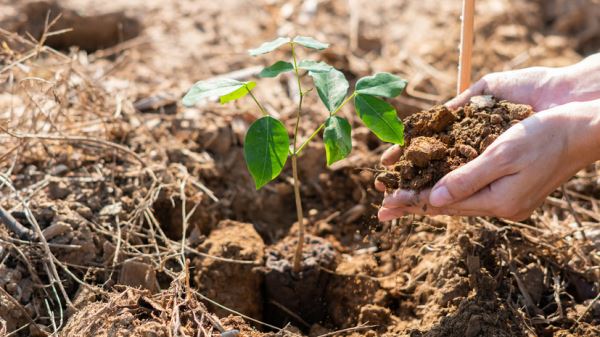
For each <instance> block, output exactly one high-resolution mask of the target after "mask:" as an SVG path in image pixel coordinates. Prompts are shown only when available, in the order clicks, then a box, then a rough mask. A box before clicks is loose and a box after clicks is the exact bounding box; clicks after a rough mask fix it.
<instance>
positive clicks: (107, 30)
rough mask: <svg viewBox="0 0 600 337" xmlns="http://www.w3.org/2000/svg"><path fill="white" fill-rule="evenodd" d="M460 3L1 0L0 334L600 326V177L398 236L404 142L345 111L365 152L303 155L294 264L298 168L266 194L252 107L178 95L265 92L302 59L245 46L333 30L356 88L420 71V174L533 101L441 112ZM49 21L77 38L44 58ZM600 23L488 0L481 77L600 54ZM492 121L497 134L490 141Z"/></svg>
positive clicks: (496, 330) (415, 98) (499, 330)
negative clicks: (259, 180)
mask: <svg viewBox="0 0 600 337" xmlns="http://www.w3.org/2000/svg"><path fill="white" fill-rule="evenodd" d="M36 3H37V4H36ZM457 3H458V2H453V1H445V2H440V1H433V0H421V1H401V2H400V1H391V0H389V1H388V0H386V1H375V2H374V1H364V0H357V1H350V2H348V1H344V0H331V1H312V0H306V1H296V0H256V1H252V2H248V1H242V0H222V1H218V2H213V1H196V0H179V1H174V2H173V1H172V2H166V1H160V0H130V1H126V2H123V1H121V2H119V1H112V2H110V1H104V2H93V3H92V2H89V1H84V0H61V1H48V2H43V3H38V2H37V1H30V0H23V1H13V0H0V27H1V28H2V29H4V30H0V212H4V213H5V215H6V214H8V215H10V216H11V217H12V218H14V219H15V221H12V222H6V221H4V220H2V221H0V222H2V224H1V225H0V335H4V334H11V336H18V337H22V336H48V335H52V334H54V335H59V336H65V337H66V336H69V337H70V336H132V337H133V336H135V337H137V336H174V335H179V336H182V335H187V336H203V337H204V336H219V335H220V336H225V337H231V336H236V335H237V336H243V337H245V336H250V337H266V336H269V337H275V336H312V337H317V336H323V335H328V336H353V337H358V336H371V337H373V336H386V337H391V336H436V337H441V336H544V337H546V336H597V335H598V334H599V326H600V302H599V301H595V300H594V299H595V298H597V294H598V290H599V288H600V282H599V281H598V280H600V268H599V267H598V266H599V265H600V258H599V251H600V244H599V243H598V242H600V241H599V240H600V231H599V230H598V226H599V223H600V215H599V213H598V210H599V209H600V178H599V177H600V165H598V164H596V165H591V166H590V167H588V168H586V169H585V170H582V171H581V172H578V173H577V175H576V176H575V177H573V178H572V179H571V180H570V181H569V182H567V183H566V184H565V187H564V189H561V190H558V191H555V192H553V193H552V194H551V195H550V196H549V197H548V198H547V199H546V202H545V203H544V205H542V206H541V207H540V208H539V209H537V210H536V211H535V212H534V214H533V215H532V216H531V217H530V219H528V220H526V221H523V222H518V223H515V222H509V221H503V220H501V219H493V218H479V217H475V218H457V217H445V216H437V217H420V216H407V217H404V218H401V219H398V220H395V221H392V222H385V223H380V222H378V221H377V219H376V213H377V207H378V204H380V203H381V199H382V194H381V193H380V192H378V191H376V190H375V189H374V187H373V180H374V179H375V174H374V172H378V171H379V167H378V163H379V158H380V155H381V153H382V152H383V151H384V150H385V149H386V148H387V147H388V145H387V144H382V143H381V142H379V141H378V140H377V138H376V137H374V136H373V135H372V134H371V133H370V132H369V131H368V130H367V129H366V128H365V127H364V126H363V125H362V124H361V123H360V121H359V120H358V118H357V117H356V116H355V114H354V112H353V111H352V109H351V108H350V107H349V106H348V107H345V108H344V109H342V110H341V111H340V112H339V114H340V115H342V116H344V117H346V118H347V119H348V120H349V122H350V123H351V124H352V127H353V132H352V137H353V151H352V153H351V154H350V156H349V157H348V158H347V159H345V160H343V161H340V162H338V163H336V164H334V165H332V166H331V167H326V165H325V159H324V158H325V156H324V149H323V145H322V144H321V143H320V142H319V141H315V142H312V143H311V144H310V145H309V146H307V147H306V148H305V151H304V152H303V155H302V157H301V158H300V159H299V167H300V176H301V182H302V184H301V192H302V195H303V203H304V208H305V218H306V220H307V228H306V231H307V241H306V250H305V252H304V261H303V265H304V269H303V271H302V273H301V274H300V275H294V274H293V273H290V263H291V262H290V260H291V253H292V252H293V247H294V244H295V242H294V240H295V239H296V235H297V229H296V226H295V225H293V224H294V222H295V221H296V219H295V209H294V202H293V200H294V199H293V198H294V197H293V189H292V185H291V184H290V177H291V171H290V169H289V167H288V168H286V169H285V170H284V172H283V174H282V176H281V177H280V178H278V179H276V180H275V181H273V182H272V183H270V184H268V185H267V186H265V187H264V188H263V189H261V190H259V191H256V190H255V188H254V185H253V183H252V179H251V177H250V175H249V174H248V172H247V169H246V166H245V163H244V160H243V141H244V134H245V132H246V130H247V128H248V127H249V125H250V124H251V123H252V122H253V121H254V120H256V118H258V117H259V113H258V111H256V109H255V107H254V106H253V102H252V101H251V100H245V99H243V100H239V101H237V102H236V103H232V104H230V105H225V106H222V105H220V104H219V103H218V102H213V101H207V102H205V103H204V104H199V105H198V106H197V107H194V108H185V107H183V106H182V105H181V104H180V103H179V101H180V98H181V97H182V95H183V94H184V93H185V91H186V90H187V89H188V88H189V87H190V85H191V84H192V83H194V82H195V81H197V80H200V79H208V78H212V77H214V76H218V75H223V74H227V76H230V77H235V78H236V79H239V80H252V79H254V77H255V75H256V74H257V73H258V71H260V69H261V67H262V66H265V65H268V64H271V63H273V62H274V61H276V60H277V59H281V58H285V57H287V56H286V55H284V54H283V53H281V54H278V53H275V54H271V55H268V56H265V57H264V58H260V59H259V58H251V57H249V56H247V54H246V50H247V49H248V48H253V47H256V46H257V44H258V43H260V42H262V41H266V40H270V39H272V38H273V37H274V36H277V35H291V36H294V35H296V34H301V35H309V36H315V37H316V38H318V39H322V40H326V41H328V42H330V43H331V48H330V49H328V50H327V51H325V52H323V53H319V54H314V55H313V54H311V57H314V58H315V60H319V61H326V62H328V63H329V64H331V65H334V66H335V67H337V68H339V69H341V70H342V71H343V72H344V73H345V74H346V75H347V77H348V78H349V80H350V82H351V85H353V84H354V82H355V81H356V80H357V79H358V78H360V77H362V76H366V75H370V74H372V73H375V72H379V71H388V72H391V73H394V74H398V75H400V76H402V77H404V78H407V79H408V80H409V84H408V87H407V90H406V94H404V95H402V96H401V97H398V98H396V99H393V100H391V101H390V102H391V103H392V104H393V105H394V106H395V107H396V108H397V110H398V111H399V114H400V115H401V117H402V118H403V119H405V122H406V125H407V132H408V137H407V143H409V142H410V144H411V145H412V149H411V152H410V153H408V152H407V153H405V155H408V157H407V158H408V159H410V160H411V161H410V163H411V165H412V167H413V168H412V170H416V168H415V164H419V165H422V166H423V168H418V170H427V169H428V168H429V167H430V166H432V165H434V164H435V165H439V163H443V162H447V161H450V163H451V164H452V165H460V164H463V163H464V162H466V161H467V160H468V159H469V158H472V157H473V156H475V155H478V154H480V153H481V151H482V150H483V148H485V146H487V145H489V144H487V142H489V141H491V138H489V139H488V140H487V141H486V138H487V136H489V135H491V134H494V135H496V134H500V133H501V132H502V131H504V130H505V129H506V128H507V127H509V126H510V125H511V123H512V121H513V120H518V119H520V118H521V117H522V116H517V115H514V114H513V115H512V116H511V112H513V113H515V112H519V113H521V112H524V111H527V109H523V110H520V109H514V107H515V106H514V105H511V104H509V103H506V102H504V103H502V102H496V103H494V104H495V105H494V107H493V108H486V109H483V110H484V111H482V109H476V108H473V107H472V106H468V107H466V108H463V109H461V110H457V111H447V110H445V109H444V108H443V107H440V106H438V107H436V108H434V109H433V110H429V108H430V107H431V106H433V105H435V104H437V103H439V102H444V101H446V100H447V99H448V98H450V97H452V96H453V95H454V92H455V85H456V64H457V59H458V53H457V52H456V46H457V45H458V44H457V43H458V39H459V34H458V29H459V27H460V20H459V11H460V5H459V4H457ZM48 8H49V9H51V14H52V13H54V12H55V11H56V12H58V11H61V12H62V13H63V19H62V20H60V19H59V20H58V21H57V23H56V25H55V26H54V27H53V28H52V29H51V31H55V30H57V29H62V28H73V31H72V32H69V33H67V32H65V33H63V34H59V35H54V36H49V37H48V39H46V40H45V43H46V45H47V47H43V46H40V45H38V43H37V42H35V41H33V40H32V38H33V39H37V38H39V37H41V36H43V29H41V28H40V27H44V22H45V17H46V16H45V15H46V13H47V9H48ZM598 13H599V12H598V6H597V1H596V0H577V1H572V0H549V1H538V0H520V1H504V0H503V1H498V0H479V1H477V14H476V29H475V31H476V37H475V45H474V57H473V71H474V78H476V77H480V76H481V75H483V74H485V73H489V72H493V71H502V70H508V69H516V68H522V67H528V66H538V65H539V66H563V65H567V64H572V63H575V62H577V61H578V60H580V59H581V58H582V57H584V56H585V55H588V54H589V53H590V52H595V51H597V50H598V48H599V47H600V28H599V27H598V24H597V21H598V20H597V18H598ZM51 17H53V16H51ZM11 32H17V33H20V34H21V35H17V34H13V33H11ZM28 33H29V35H31V37H29V35H28ZM50 47H52V49H50ZM302 53H303V54H301V57H302V58H304V57H306V56H307V55H308V54H304V51H302ZM240 69H241V71H239V70H240ZM302 81H303V87H305V88H310V83H311V82H310V81H309V79H308V78H302ZM293 88H294V84H293V78H291V77H286V76H285V75H283V76H281V77H279V78H277V79H262V80H261V81H260V82H259V85H258V86H257V88H256V89H255V95H256V96H257V97H258V98H259V99H260V100H261V101H263V103H264V106H265V107H266V109H268V111H269V112H270V113H273V114H274V115H276V116H277V117H278V118H280V119H281V120H282V121H283V122H284V123H285V124H286V125H287V126H288V127H291V126H292V125H293V123H294V116H295V102H296V100H297V99H298V93H297V92H295V91H294V89H293ZM303 105H304V107H305V108H306V110H305V114H306V123H305V124H303V125H302V126H301V127H300V130H299V132H300V135H301V137H302V138H303V137H306V136H307V135H309V134H310V133H312V131H313V130H314V129H315V127H317V126H318V125H319V123H321V122H322V121H323V120H324V118H326V116H327V113H326V112H325V111H324V110H323V109H322V107H321V105H320V103H319V101H318V97H317V95H315V94H314V92H311V93H309V94H307V95H306V96H305V97H304V103H303ZM423 110H426V111H425V112H421V113H418V114H415V115H412V116H411V114H412V113H414V112H419V111H423ZM467 114H468V115H467ZM496 115H498V116H500V117H501V119H502V121H500V120H499V119H498V118H497V117H492V116H496ZM409 116H411V117H409ZM507 116H508V117H507ZM451 119H452V120H451ZM488 119H489V122H491V121H492V119H493V120H494V121H497V122H499V123H490V124H485V125H486V126H487V127H488V128H489V130H487V131H486V129H485V127H482V126H483V124H481V123H488ZM459 120H462V121H469V123H471V124H470V128H471V131H477V132H471V133H469V134H468V135H469V137H466V136H465V133H463V132H459V131H460V130H461V127H460V122H458V123H457V121H459ZM448 123H450V125H449V124H448ZM430 124H431V125H430ZM443 125H445V126H443ZM442 126H443V127H442ZM455 127H456V129H455ZM419 132H425V133H423V134H419ZM486 132H489V134H486ZM484 134H485V136H484ZM471 136H472V137H471ZM424 137H425V138H424ZM427 137H429V138H427ZM452 137H454V138H452ZM317 138H319V137H317ZM317 140H318V139H317ZM409 146H410V145H409ZM466 146H468V147H470V148H467V147H466ZM425 163H427V164H425ZM436 163H437V164H436ZM417 167H419V166H417ZM451 168H452V167H451V166H450V165H449V164H448V165H447V167H441V168H439V167H438V168H437V169H436V170H437V171H430V172H431V177H429V178H427V179H428V180H423V179H421V181H420V182H418V184H419V185H421V186H419V185H414V186H413V187H414V188H417V189H419V188H425V187H426V186H431V184H433V183H434V181H435V180H436V179H439V177H441V176H442V175H443V172H447V171H444V170H446V169H447V170H449V169H451ZM391 173H393V176H394V179H395V180H394V181H395V182H396V183H397V184H399V186H400V184H404V183H409V184H410V183H414V184H417V181H418V180H417V179H416V176H415V177H413V178H412V179H408V180H406V179H405V178H406V177H403V178H402V179H400V174H401V173H402V172H399V171H393V172H391ZM413 173H414V172H413ZM423 177H428V175H427V174H425V175H423ZM403 186H404V185H403ZM411 186H412V185H411ZM0 218H2V219H8V217H6V216H3V217H0ZM15 222H16V223H18V225H15ZM275 303H277V304H275Z"/></svg>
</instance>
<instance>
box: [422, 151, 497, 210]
mask: <svg viewBox="0 0 600 337" xmlns="http://www.w3.org/2000/svg"><path fill="white" fill-rule="evenodd" d="M507 173H508V172H506V170H505V169H504V168H503V166H502V165H497V163H496V160H494V156H493V155H488V154H486V153H485V152H484V153H483V154H482V155H480V156H479V157H477V158H475V159H473V160H472V161H470V162H468V163H466V164H465V165H463V166H461V167H459V168H457V169H456V170H454V171H452V172H450V173H448V174H447V175H445V176H444V177H443V178H442V179H441V180H440V181H438V183H437V184H435V186H434V187H433V188H432V190H431V194H430V195H429V203H430V204H431V205H432V206H434V207H444V206H448V205H451V204H453V203H455V202H458V201H461V200H463V199H465V198H467V197H469V196H471V195H473V194H475V193H476V192H477V191H479V190H481V189H482V188H484V187H485V186H487V185H489V184H491V183H492V182H494V181H495V180H497V179H499V178H501V177H503V176H505V175H507Z"/></svg>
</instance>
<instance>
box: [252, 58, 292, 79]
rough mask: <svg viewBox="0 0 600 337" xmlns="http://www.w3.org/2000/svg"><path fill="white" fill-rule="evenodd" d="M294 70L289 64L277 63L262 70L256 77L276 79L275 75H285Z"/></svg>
mask: <svg viewBox="0 0 600 337" xmlns="http://www.w3.org/2000/svg"><path fill="white" fill-rule="evenodd" d="M292 70H294V65H293V64H291V63H289V62H285V61H277V62H275V63H273V64H272V65H270V66H268V67H266V68H264V69H263V70H262V71H261V72H260V74H258V77H276V76H277V75H279V74H281V73H285V72H287V71H292Z"/></svg>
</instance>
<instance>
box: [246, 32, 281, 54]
mask: <svg viewBox="0 0 600 337" xmlns="http://www.w3.org/2000/svg"><path fill="white" fill-rule="evenodd" d="M286 43H290V38H289V37H278V38H276V39H275V40H273V41H269V42H265V43H263V44H261V45H260V47H258V48H256V49H250V50H248V53H250V55H252V56H257V55H261V54H266V53H270V52H272V51H273V50H275V49H277V48H279V47H281V46H283V45H284V44H286Z"/></svg>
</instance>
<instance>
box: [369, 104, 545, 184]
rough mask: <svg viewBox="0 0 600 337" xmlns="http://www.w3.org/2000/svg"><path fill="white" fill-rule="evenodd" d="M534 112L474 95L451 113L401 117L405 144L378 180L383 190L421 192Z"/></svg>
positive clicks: (441, 110)
mask: <svg viewBox="0 0 600 337" xmlns="http://www.w3.org/2000/svg"><path fill="white" fill-rule="evenodd" d="M532 113H533V111H532V109H531V107H529V106H527V105H523V104H513V103H510V102H507V101H501V100H497V99H496V98H494V97H492V96H475V97H473V98H471V101H470V102H469V103H468V104H467V105H465V106H464V107H461V108H458V109H457V110H454V111H450V110H449V109H448V108H447V107H445V106H443V105H437V106H434V107H433V108H431V109H429V110H426V111H421V112H418V113H415V114H412V115H410V116H408V117H406V118H405V119H404V125H405V130H406V132H405V134H406V145H405V146H404V147H403V148H402V155H401V156H400V159H399V160H398V162H397V163H396V164H394V165H393V167H392V169H391V170H390V171H388V172H385V173H382V174H380V175H379V176H378V177H377V179H378V180H379V181H381V182H382V183H383V184H384V185H385V186H386V187H387V188H388V189H397V188H403V189H410V190H422V189H425V188H428V187H432V186H433V185H434V184H435V183H436V182H437V181H438V180H440V179H441V178H442V177H443V176H444V175H446V174H447V173H448V172H450V171H452V170H455V169H457V168H458V167H460V166H462V165H464V164H465V163H467V162H469V161H471V160H473V159H475V158H476V157H477V156H478V155H480V154H481V153H482V152H483V151H485V149H486V148H487V147H488V146H489V145H490V144H491V143H492V142H493V141H494V140H496V138H498V136H499V135H500V134H501V133H502V132H504V131H506V130H507V129H508V128H509V127H511V126H512V125H514V124H515V123H518V122H519V121H521V120H523V119H525V118H527V117H528V116H529V115H531V114H532Z"/></svg>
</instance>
